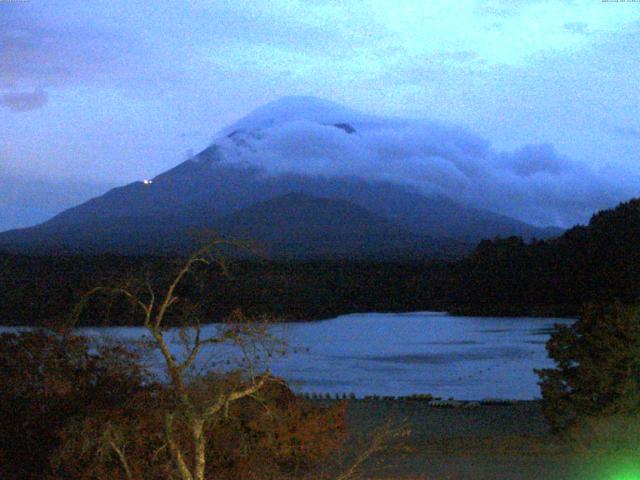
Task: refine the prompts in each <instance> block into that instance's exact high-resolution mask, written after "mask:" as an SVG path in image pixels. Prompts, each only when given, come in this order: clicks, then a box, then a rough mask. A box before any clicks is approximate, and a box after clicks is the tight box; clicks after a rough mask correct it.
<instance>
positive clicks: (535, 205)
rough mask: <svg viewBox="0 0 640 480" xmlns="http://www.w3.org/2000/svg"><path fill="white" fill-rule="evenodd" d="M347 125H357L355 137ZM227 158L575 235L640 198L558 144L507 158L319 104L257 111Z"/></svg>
mask: <svg viewBox="0 0 640 480" xmlns="http://www.w3.org/2000/svg"><path fill="white" fill-rule="evenodd" d="M337 125H348V126H349V127H350V128H351V129H352V131H351V132H348V131H345V129H344V128H341V127H339V126H337ZM215 144H216V145H217V147H218V149H219V151H220V154H221V158H223V159H224V161H227V162H239V163H244V164H249V165H255V166H258V167H261V168H264V169H265V170H266V171H268V172H270V173H273V174H277V173H287V172H288V173H299V174H307V175H309V174H311V175H324V176H344V175H347V176H357V177H363V178H368V179H374V180H388V181H393V182H397V183H402V184H410V185H412V186H413V187H415V188H417V189H418V190H420V191H422V192H424V193H426V194H442V195H445V196H447V197H449V198H452V199H454V200H456V201H460V202H462V203H465V204H467V205H471V206H475V207H480V208H485V209H489V210H493V211H495V212H498V213H502V214H505V215H509V216H512V217H515V218H519V219H521V220H524V221H528V222H533V223H536V224H539V225H549V224H552V225H561V226H568V225H570V224H572V223H575V222H576V221H585V220H586V219H588V217H589V216H590V215H591V214H592V213H593V211H594V210H597V209H600V208H604V207H606V206H609V205H611V204H613V203H615V202H616V201H619V200H621V199H624V198H627V197H630V196H633V195H634V194H637V192H636V191H635V189H634V188H633V186H632V185H631V184H626V185H625V184H624V182H623V183H619V184H618V185H617V186H616V187H615V188H614V186H613V185H612V184H611V180H610V179H608V177H607V176H605V175H601V174H599V173H598V172H597V171H596V170H594V169H593V168H591V167H589V166H587V165H585V164H582V163H580V162H578V161H575V160H573V159H570V158H568V157H566V156H563V155H561V154H560V153H559V152H558V151H556V149H555V148H554V147H553V146H552V145H549V144H527V145H525V146H523V147H522V148H519V149H517V150H514V151H498V150H496V149H495V148H493V147H492V146H491V144H490V142H489V141H487V140H486V139H484V138H482V137H480V136H478V135H475V134H473V133H471V132H469V131H468V130H466V129H464V128H461V127H458V126H453V125H445V124H441V123H437V122H431V121H422V120H404V119H397V118H382V117H375V116H371V115H365V114H361V113H358V112H353V111H351V110H348V109H345V108H343V107H341V106H339V105H336V104H333V103H331V102H327V101H324V100H319V99H315V98H309V97H287V98H284V99H281V100H278V101H276V102H273V103H271V104H269V105H266V106H264V107H261V108H259V109H257V110H256V111H255V112H253V113H252V114H250V115H249V116H247V117H245V118H244V119H242V120H241V121H239V122H238V123H236V124H234V125H232V126H230V127H228V128H227V129H224V130H223V131H222V132H220V134H219V135H218V137H217V138H216V139H215Z"/></svg>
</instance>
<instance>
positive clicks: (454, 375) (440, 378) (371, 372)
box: [83, 312, 571, 400]
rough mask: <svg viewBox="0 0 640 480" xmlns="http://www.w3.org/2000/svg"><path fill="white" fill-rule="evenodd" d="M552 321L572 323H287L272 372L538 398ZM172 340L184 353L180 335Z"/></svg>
mask: <svg viewBox="0 0 640 480" xmlns="http://www.w3.org/2000/svg"><path fill="white" fill-rule="evenodd" d="M554 323H565V324H566V323H571V321H570V320H562V319H553V318H487V317H482V318H479V317H477V318H476V317H455V316H450V315H447V314H445V313H434V312H417V313H403V314H377V313H365V314H354V315H344V316H340V317H337V318H334V319H331V320H324V321H314V322H298V323H284V324H278V325H274V326H273V327H272V329H273V333H274V334H275V335H277V336H279V337H280V338H282V339H284V340H285V341H286V343H287V344H288V345H289V347H290V350H291V352H290V353H289V354H287V355H286V356H284V357H276V358H275V359H274V360H273V361H272V362H271V369H272V371H273V373H274V374H276V375H279V376H282V377H284V378H285V379H286V380H287V381H288V382H289V383H290V385H291V386H292V388H293V389H294V390H296V391H299V392H310V393H314V392H315V393H322V394H325V393H331V394H335V393H339V394H342V393H351V392H353V393H355V394H356V395H357V396H359V397H360V396H364V395H374V394H376V395H410V394H413V393H431V394H433V395H436V396H440V397H443V398H449V397H454V398H456V399H461V400H479V399H483V398H509V399H533V398H538V397H539V396H540V390H539V387H538V385H537V381H538V378H537V376H536V375H535V374H534V372H533V369H534V368H541V367H547V366H551V365H552V363H551V361H550V360H549V359H548V357H547V355H546V351H545V348H544V343H545V341H546V340H547V339H548V337H549V331H550V329H551V328H552V327H553V325H554ZM215 329H216V326H215V325H208V326H206V327H204V329H203V330H205V331H206V330H209V333H210V334H212V333H215ZM83 332H84V333H85V334H90V335H97V336H100V337H103V336H104V335H105V334H106V335H113V336H116V337H117V338H120V339H125V340H135V339H138V338H140V337H141V336H142V335H143V333H144V330H143V329H141V328H133V327H125V328H88V329H83ZM171 338H172V342H173V349H174V351H175V352H176V354H179V352H180V347H179V345H180V340H179V338H178V335H173V336H172V337H171ZM294 349H295V351H294ZM154 361H155V362H157V361H158V359H157V357H156V360H154ZM200 368H203V366H202V365H200Z"/></svg>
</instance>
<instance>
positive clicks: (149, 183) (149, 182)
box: [142, 179, 153, 185]
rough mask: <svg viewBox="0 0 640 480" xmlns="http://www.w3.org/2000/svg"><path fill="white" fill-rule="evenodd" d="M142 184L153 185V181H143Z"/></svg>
mask: <svg viewBox="0 0 640 480" xmlns="http://www.w3.org/2000/svg"><path fill="white" fill-rule="evenodd" d="M142 183H144V184H145V185H151V184H152V183H153V180H149V179H147V180H143V181H142Z"/></svg>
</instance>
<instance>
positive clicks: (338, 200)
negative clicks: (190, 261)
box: [0, 97, 561, 258]
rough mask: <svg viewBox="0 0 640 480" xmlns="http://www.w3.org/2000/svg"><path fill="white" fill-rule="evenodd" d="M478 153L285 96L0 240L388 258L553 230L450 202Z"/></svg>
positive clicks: (97, 249) (398, 124) (426, 127)
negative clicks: (141, 174)
mask: <svg viewBox="0 0 640 480" xmlns="http://www.w3.org/2000/svg"><path fill="white" fill-rule="evenodd" d="M389 138H394V141H393V142H390V141H389ZM398 145H401V147H398ZM487 152H488V147H487V146H486V145H485V144H484V143H483V141H482V140H481V139H478V138H476V137H474V136H473V135H471V134H468V133H466V132H462V133H461V132H460V130H458V129H455V128H452V127H446V126H442V125H439V124H435V123H428V122H423V123H421V124H419V126H418V127H416V123H415V122H413V121H409V120H402V119H387V118H382V117H376V116H372V115H366V114H362V113H359V112H355V111H352V110H349V109H347V108H344V107H342V106H339V105H337V104H334V103H332V102H329V101H325V100H319V99H316V98H310V97H286V98H283V99H280V100H277V101H275V102H273V103H270V104H267V105H265V106H263V107H260V108H258V109H257V110H255V111H253V112H252V113H251V114H249V115H248V116H246V117H245V118H243V119H241V120H240V121H238V122H236V123H235V124H233V125H231V126H229V127H227V128H225V129H223V130H222V131H221V132H219V133H218V135H217V136H216V137H215V140H214V141H213V142H212V143H211V144H210V145H209V146H208V147H207V148H205V149H204V150H203V151H201V152H200V153H198V154H197V155H194V156H193V157H191V158H189V159H188V160H186V161H184V162H183V163H181V164H179V165H177V166H176V167H174V168H172V169H171V170H168V171H166V172H164V173H162V174H160V175H158V176H156V177H155V178H152V179H149V180H145V181H138V182H134V183H131V184H129V185H125V186H122V187H118V188H114V189H112V190H110V191H108V192H107V193H105V194H104V195H102V196H99V197H97V198H93V199H91V200H89V201H87V202H85V203H83V204H81V205H78V206H76V207H73V208H70V209H68V210H66V211H64V212H62V213H60V214H58V215H56V216H54V217H53V218H51V219H50V220H48V221H47V222H44V223H42V224H39V225H36V226H34V227H30V228H24V229H18V230H11V231H7V232H4V233H0V249H2V250H5V251H13V252H27V253H53V252H57V253H60V252H85V253H105V252H111V253H124V254H140V253H153V254H158V253H165V252H176V251H185V250H186V249H188V248H192V246H193V242H194V240H193V237H192V234H193V233H194V232H197V231H199V230H204V229H206V230H212V231H215V232H217V234H219V235H221V236H226V237H233V238H243V239H250V240H254V241H257V242H258V243H260V244H262V245H264V247H265V249H266V250H267V252H268V254H270V255H272V256H274V257H286V258H318V257H322V258H359V257H376V258H388V257H402V256H407V255H410V256H415V255H421V256H442V255H452V254H453V255H457V254H460V253H463V252H465V251H468V250H469V249H471V248H473V246H474V245H475V244H476V243H477V242H478V241H480V240H481V239H483V238H491V237H495V236H511V235H517V236H522V237H524V238H526V239H530V238H533V237H537V238H547V237H550V236H554V235H557V234H559V233H560V231H561V230H560V229H557V228H554V227H551V228H541V227H537V226H533V225H530V224H527V223H525V222H523V221H520V220H516V219H514V218H511V217H508V216H505V215H501V214H498V213H494V212H492V211H489V210H487V209H483V208H478V207H477V206H476V205H472V204H469V203H470V202H469V201H464V199H462V200H459V199H454V198H452V195H451V191H452V189H453V191H455V190H456V188H458V187H457V185H462V186H463V184H461V183H460V181H461V175H462V176H464V174H465V173H469V172H473V171H474V169H475V170H477V162H478V161H479V160H478V159H482V158H484V157H486V156H487ZM465 156H466V157H469V158H472V159H473V160H472V161H470V162H467V163H464V162H462V160H461V159H463V158H465ZM474 162H475V163H474ZM452 165H455V166H456V171H455V172H453V173H452V167H451V166H452ZM460 191H461V192H463V191H464V189H463V188H462V187H460Z"/></svg>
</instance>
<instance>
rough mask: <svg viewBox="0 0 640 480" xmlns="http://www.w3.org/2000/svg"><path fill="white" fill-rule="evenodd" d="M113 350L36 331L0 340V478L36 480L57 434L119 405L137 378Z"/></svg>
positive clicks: (129, 361)
mask: <svg viewBox="0 0 640 480" xmlns="http://www.w3.org/2000/svg"><path fill="white" fill-rule="evenodd" d="M136 360H137V359H136V356H135V354H133V353H131V352H130V351H129V350H127V349H125V348H123V347H122V346H121V345H117V344H113V345H111V346H102V347H100V348H99V349H98V350H97V351H95V352H93V353H91V351H90V349H89V343H88V341H87V339H85V338H83V337H79V336H75V335H60V334H57V333H54V332H51V331H45V330H39V331H32V332H21V333H5V334H2V335H0V385H2V388H1V389H0V478H3V479H18V478H19V479H29V478H38V479H41V478H43V476H44V474H46V472H47V471H48V469H49V460H50V456H51V454H52V452H53V451H54V450H56V449H57V448H58V447H59V444H60V442H59V437H58V435H59V432H60V431H61V430H62V429H63V428H64V427H65V425H66V424H67V422H68V421H69V420H70V419H72V418H74V417H77V416H81V417H82V416H86V415H90V414H91V413H92V412H93V411H96V410H99V409H101V408H105V407H107V406H110V407H111V406H117V405H120V404H123V403H124V402H125V401H126V400H127V399H128V398H130V397H131V396H132V395H135V394H136V392H138V391H139V390H140V389H141V388H142V384H143V382H144V378H145V372H144V370H143V369H142V368H140V367H139V365H138V363H137V361H136Z"/></svg>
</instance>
